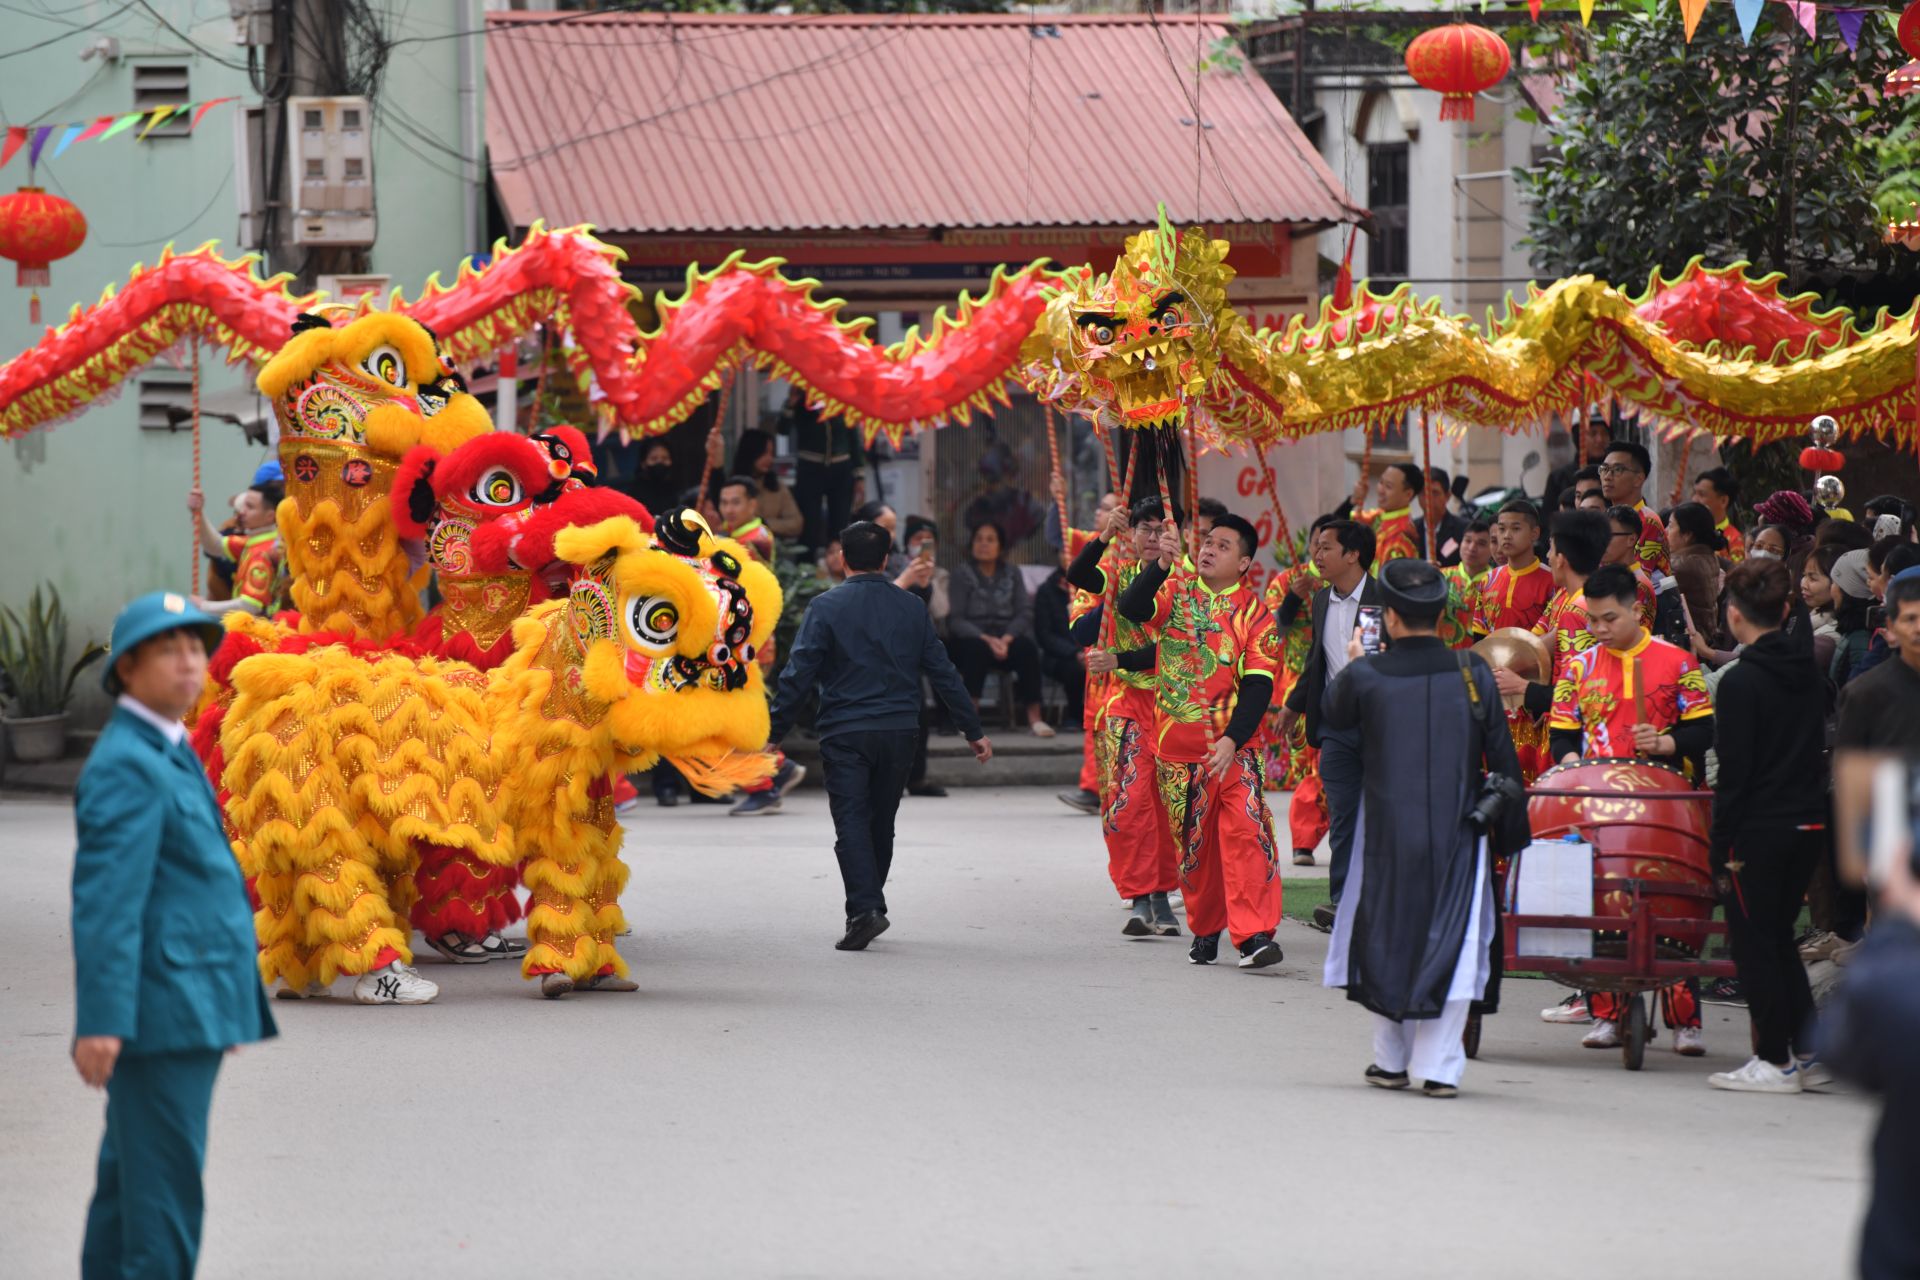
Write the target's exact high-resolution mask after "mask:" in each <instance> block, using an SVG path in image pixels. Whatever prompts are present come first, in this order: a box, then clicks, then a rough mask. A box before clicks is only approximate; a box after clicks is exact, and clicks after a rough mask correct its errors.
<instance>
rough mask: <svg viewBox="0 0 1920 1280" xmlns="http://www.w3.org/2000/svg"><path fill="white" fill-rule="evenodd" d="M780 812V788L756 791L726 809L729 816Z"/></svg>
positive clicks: (750, 816) (751, 816) (758, 815)
mask: <svg viewBox="0 0 1920 1280" xmlns="http://www.w3.org/2000/svg"><path fill="white" fill-rule="evenodd" d="M778 812H780V788H779V787H778V786H775V787H774V788H773V789H772V790H770V791H756V792H754V793H753V794H752V795H750V796H748V797H747V798H746V799H745V800H742V801H741V802H740V803H739V804H737V805H735V806H733V808H731V809H729V810H727V816H728V817H729V818H758V817H761V816H763V815H765V814H769V813H778Z"/></svg>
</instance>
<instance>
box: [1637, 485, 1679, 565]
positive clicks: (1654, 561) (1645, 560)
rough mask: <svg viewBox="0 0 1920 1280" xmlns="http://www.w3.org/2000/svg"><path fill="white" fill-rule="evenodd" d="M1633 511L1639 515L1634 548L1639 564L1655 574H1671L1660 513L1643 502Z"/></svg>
mask: <svg viewBox="0 0 1920 1280" xmlns="http://www.w3.org/2000/svg"><path fill="white" fill-rule="evenodd" d="M1634 510H1636V511H1638V512H1639V513H1640V541H1639V542H1638V543H1637V544H1635V547H1634V550H1635V551H1637V552H1638V553H1639V555H1640V563H1641V564H1643V565H1645V566H1646V567H1647V568H1649V569H1652V570H1654V571H1655V572H1656V573H1672V572H1673V565H1672V562H1671V561H1669V560H1668V559H1667V526H1666V525H1664V524H1662V523H1661V521H1660V513H1659V512H1658V511H1655V510H1654V509H1653V508H1652V507H1649V506H1648V505H1647V504H1646V503H1645V502H1644V501H1643V502H1641V504H1640V505H1639V506H1637V507H1635V508H1634Z"/></svg>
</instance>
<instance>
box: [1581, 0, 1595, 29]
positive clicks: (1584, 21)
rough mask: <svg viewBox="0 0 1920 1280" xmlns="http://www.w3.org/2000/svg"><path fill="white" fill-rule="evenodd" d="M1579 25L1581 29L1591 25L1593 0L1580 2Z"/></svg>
mask: <svg viewBox="0 0 1920 1280" xmlns="http://www.w3.org/2000/svg"><path fill="white" fill-rule="evenodd" d="M1580 25H1581V26H1583V27H1590V26H1592V25H1593V0H1580Z"/></svg>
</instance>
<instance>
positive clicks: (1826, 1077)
mask: <svg viewBox="0 0 1920 1280" xmlns="http://www.w3.org/2000/svg"><path fill="white" fill-rule="evenodd" d="M1787 1074H1788V1075H1790V1076H1792V1077H1794V1078H1795V1079H1797V1080H1799V1081H1800V1087H1801V1089H1803V1090H1805V1089H1824V1088H1826V1087H1827V1086H1828V1085H1830V1084H1832V1083H1833V1072H1831V1071H1829V1070H1827V1064H1826V1063H1824V1062H1822V1061H1820V1059H1818V1058H1816V1057H1814V1056H1813V1055H1811V1054H1809V1055H1807V1056H1806V1057H1804V1058H1802V1057H1798V1056H1796V1057H1795V1058H1794V1059H1793V1061H1792V1062H1789V1063H1788V1064H1787Z"/></svg>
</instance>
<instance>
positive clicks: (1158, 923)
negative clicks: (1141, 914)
mask: <svg viewBox="0 0 1920 1280" xmlns="http://www.w3.org/2000/svg"><path fill="white" fill-rule="evenodd" d="M1153 931H1154V932H1155V933H1156V934H1158V935H1159V936H1161V937H1162V938H1177V937H1179V936H1180V921H1179V920H1178V919H1177V918H1176V917H1175V916H1174V914H1173V904H1172V903H1171V902H1169V901H1167V895H1166V894H1164V893H1156V894H1154V895H1153Z"/></svg>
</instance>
